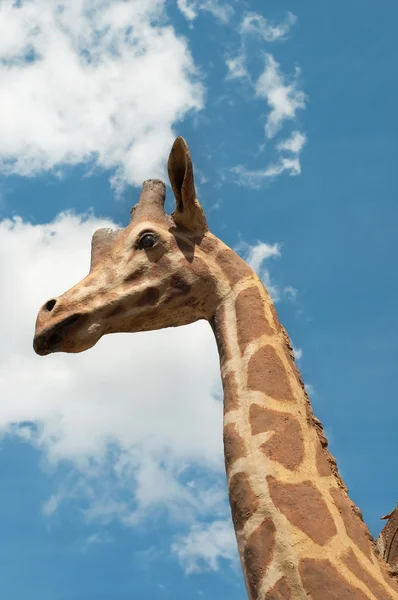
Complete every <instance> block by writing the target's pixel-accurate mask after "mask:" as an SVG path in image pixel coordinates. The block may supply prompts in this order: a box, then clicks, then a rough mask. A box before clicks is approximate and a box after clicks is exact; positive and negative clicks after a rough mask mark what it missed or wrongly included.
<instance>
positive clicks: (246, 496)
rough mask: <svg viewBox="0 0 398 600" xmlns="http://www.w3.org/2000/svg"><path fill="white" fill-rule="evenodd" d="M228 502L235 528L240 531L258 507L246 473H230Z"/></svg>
mask: <svg viewBox="0 0 398 600" xmlns="http://www.w3.org/2000/svg"><path fill="white" fill-rule="evenodd" d="M229 502H230V504H231V512H232V520H233V522H234V525H235V530H236V531H240V530H241V529H243V527H244V525H245V523H246V522H247V521H248V519H250V517H251V516H252V515H253V514H254V513H255V512H256V510H257V508H258V499H257V496H256V495H255V493H254V492H253V490H252V487H251V485H250V481H249V478H248V476H247V475H246V473H235V475H232V477H231V480H230V482H229Z"/></svg>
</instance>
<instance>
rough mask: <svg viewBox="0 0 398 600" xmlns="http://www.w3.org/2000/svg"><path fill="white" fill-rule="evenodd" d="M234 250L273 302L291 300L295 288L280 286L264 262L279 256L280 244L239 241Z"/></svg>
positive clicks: (294, 294) (294, 295)
mask: <svg viewBox="0 0 398 600" xmlns="http://www.w3.org/2000/svg"><path fill="white" fill-rule="evenodd" d="M235 250H236V252H238V253H239V254H240V255H241V256H242V258H244V260H245V261H246V262H247V263H248V264H249V265H250V266H251V268H252V269H253V270H254V271H255V272H256V273H257V275H258V276H259V277H260V279H261V281H262V282H263V284H264V286H265V287H266V289H267V291H268V293H269V295H270V296H271V298H272V300H273V302H279V301H280V300H282V299H290V300H291V299H294V298H295V297H296V295H297V290H295V289H294V288H293V287H292V286H290V285H288V286H284V287H281V286H279V285H278V284H277V283H275V282H274V281H273V280H272V279H271V275H270V272H269V270H268V268H267V266H266V264H265V263H266V261H268V260H269V259H270V258H280V256H281V251H280V244H278V243H276V244H272V245H271V244H266V243H265V242H261V241H258V242H257V244H255V245H254V246H252V245H250V244H247V243H246V242H241V243H240V244H239V245H238V246H237V247H236V248H235Z"/></svg>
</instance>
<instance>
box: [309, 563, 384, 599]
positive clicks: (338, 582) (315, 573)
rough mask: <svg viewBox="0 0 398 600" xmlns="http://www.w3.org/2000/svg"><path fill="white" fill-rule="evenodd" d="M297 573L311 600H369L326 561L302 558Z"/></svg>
mask: <svg viewBox="0 0 398 600" xmlns="http://www.w3.org/2000/svg"><path fill="white" fill-rule="evenodd" d="M299 572H300V575H301V580H302V582H303V585H304V589H305V591H306V592H307V594H309V596H310V598H311V600H369V596H365V594H364V593H363V592H362V591H361V590H360V589H358V588H357V587H356V586H355V587H354V586H353V585H351V584H350V583H348V581H346V580H345V579H344V577H343V576H342V575H340V573H339V572H338V571H337V569H335V567H334V566H333V565H332V563H331V562H330V561H328V560H317V559H314V558H304V559H302V560H301V561H300V563H299ZM380 600H381V599H380Z"/></svg>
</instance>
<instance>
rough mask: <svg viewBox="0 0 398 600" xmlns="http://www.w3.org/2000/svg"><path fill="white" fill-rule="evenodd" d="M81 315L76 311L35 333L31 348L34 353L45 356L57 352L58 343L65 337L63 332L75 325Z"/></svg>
mask: <svg viewBox="0 0 398 600" xmlns="http://www.w3.org/2000/svg"><path fill="white" fill-rule="evenodd" d="M82 317H83V315H81V314H78V313H77V314H74V315H71V316H70V317H67V318H66V319H63V321H61V322H60V323H57V324H56V325H54V326H53V327H50V328H48V329H45V330H44V331H42V332H41V333H40V334H38V335H35V337H34V340H33V349H34V351H35V352H36V354H38V355H39V356H46V355H47V354H51V353H52V352H57V351H58V349H59V345H60V343H61V342H62V341H63V339H64V338H65V334H66V333H67V332H68V331H69V330H70V329H71V328H72V327H73V326H74V325H76V323H78V322H80V321H81V319H82Z"/></svg>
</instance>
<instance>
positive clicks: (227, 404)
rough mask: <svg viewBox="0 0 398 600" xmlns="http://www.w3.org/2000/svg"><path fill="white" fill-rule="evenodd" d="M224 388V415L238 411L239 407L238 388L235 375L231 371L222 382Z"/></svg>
mask: <svg viewBox="0 0 398 600" xmlns="http://www.w3.org/2000/svg"><path fill="white" fill-rule="evenodd" d="M222 384H223V388H224V414H227V412H229V411H230V410H236V409H237V408H238V406H239V403H238V401H239V396H238V386H237V384H236V379H235V374H234V373H233V372H232V371H230V372H229V373H227V374H226V375H225V376H224V377H223V380H222Z"/></svg>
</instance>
